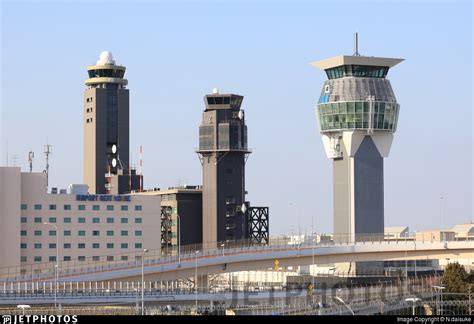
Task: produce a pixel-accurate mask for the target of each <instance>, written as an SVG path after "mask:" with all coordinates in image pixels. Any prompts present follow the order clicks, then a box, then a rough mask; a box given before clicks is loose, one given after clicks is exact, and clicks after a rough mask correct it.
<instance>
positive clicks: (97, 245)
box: [20, 243, 142, 249]
mask: <svg viewBox="0 0 474 324" xmlns="http://www.w3.org/2000/svg"><path fill="white" fill-rule="evenodd" d="M71 246H72V245H71V243H64V244H63V248H64V249H70V248H71ZM106 246H107V248H108V249H113V248H115V245H114V243H107V245H106ZM91 247H92V248H93V249H100V243H91ZM141 247H142V243H135V248H136V249H140V248H141ZM20 248H21V249H27V248H28V244H27V243H21V244H20ZM34 248H35V249H42V248H43V245H42V243H34ZM48 248H50V249H56V243H49V244H48ZM77 248H78V249H85V248H86V243H78V244H77ZM120 248H121V249H128V243H120Z"/></svg>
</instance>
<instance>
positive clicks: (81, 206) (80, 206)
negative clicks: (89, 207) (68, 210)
mask: <svg viewBox="0 0 474 324" xmlns="http://www.w3.org/2000/svg"><path fill="white" fill-rule="evenodd" d="M77 209H78V210H86V205H79V206H77Z"/></svg>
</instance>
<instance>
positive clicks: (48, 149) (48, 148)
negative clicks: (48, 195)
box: [44, 144, 53, 187]
mask: <svg viewBox="0 0 474 324" xmlns="http://www.w3.org/2000/svg"><path fill="white" fill-rule="evenodd" d="M52 147H53V146H52V145H50V144H46V145H45V146H44V155H45V156H46V170H45V172H46V187H47V186H49V155H50V154H52V153H53V151H52V150H51V148H52Z"/></svg>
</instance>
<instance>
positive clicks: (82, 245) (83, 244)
mask: <svg viewBox="0 0 474 324" xmlns="http://www.w3.org/2000/svg"><path fill="white" fill-rule="evenodd" d="M77 248H78V249H85V248H86V243H78V244H77Z"/></svg>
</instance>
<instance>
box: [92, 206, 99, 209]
mask: <svg viewBox="0 0 474 324" xmlns="http://www.w3.org/2000/svg"><path fill="white" fill-rule="evenodd" d="M92 210H100V206H99V205H93V206H92Z"/></svg>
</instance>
